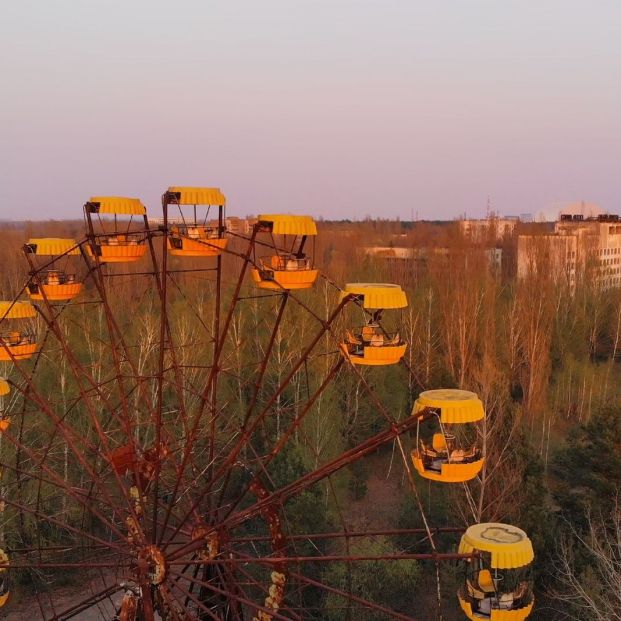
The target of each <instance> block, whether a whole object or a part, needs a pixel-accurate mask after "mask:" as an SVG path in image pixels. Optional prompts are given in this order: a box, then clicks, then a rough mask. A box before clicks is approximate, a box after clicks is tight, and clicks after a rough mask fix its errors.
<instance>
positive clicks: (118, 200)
mask: <svg viewBox="0 0 621 621" xmlns="http://www.w3.org/2000/svg"><path fill="white" fill-rule="evenodd" d="M85 208H86V209H87V211H90V212H91V213H112V214H118V215H123V216H144V214H145V213H147V210H146V208H145V206H144V205H143V204H142V203H141V202H140V199H139V198H126V197H125V196H91V198H90V199H89V201H88V203H86V205H85Z"/></svg>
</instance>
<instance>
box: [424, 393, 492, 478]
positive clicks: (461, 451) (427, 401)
mask: <svg viewBox="0 0 621 621" xmlns="http://www.w3.org/2000/svg"><path fill="white" fill-rule="evenodd" d="M424 410H428V412H429V413H430V414H431V417H432V419H433V420H434V421H435V424H436V425H437V426H436V428H435V430H434V431H435V433H434V434H433V436H432V437H431V441H430V442H429V441H428V442H425V441H424V440H423V439H421V437H420V425H421V422H420V420H419V422H418V424H417V426H416V448H415V449H414V450H413V451H412V461H413V463H414V467H415V468H416V470H417V472H418V473H419V474H420V476H422V477H424V478H425V479H431V480H432V481H440V482H442V483H462V482H464V481H469V480H471V479H473V478H474V477H476V476H477V475H478V474H479V472H480V471H481V468H482V467H483V463H484V458H483V456H482V454H481V449H480V448H479V447H478V446H477V441H476V440H477V439H476V436H475V437H474V438H473V440H474V441H472V439H471V441H467V440H466V439H465V438H464V437H463V434H453V433H452V431H453V430H458V429H459V430H460V431H461V429H462V426H468V427H469V426H471V425H472V424H473V423H476V422H478V421H481V420H483V419H484V418H485V410H484V408H483V403H482V402H481V400H480V399H479V398H478V397H477V395H476V393H474V392H470V391H467V390H454V389H441V390H427V391H426V392H422V393H421V394H420V396H419V397H418V399H417V400H416V401H415V403H414V407H413V408H412V415H416V414H419V413H420V412H422V411H424ZM455 425H457V426H458V427H454V426H455ZM466 429H467V427H466Z"/></svg>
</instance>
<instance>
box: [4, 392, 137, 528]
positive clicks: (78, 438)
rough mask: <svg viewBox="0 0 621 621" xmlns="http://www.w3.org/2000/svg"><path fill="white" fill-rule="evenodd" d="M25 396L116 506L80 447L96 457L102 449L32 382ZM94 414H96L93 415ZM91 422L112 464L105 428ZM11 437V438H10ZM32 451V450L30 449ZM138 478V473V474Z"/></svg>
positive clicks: (130, 509) (129, 506)
mask: <svg viewBox="0 0 621 621" xmlns="http://www.w3.org/2000/svg"><path fill="white" fill-rule="evenodd" d="M23 394H24V396H25V397H28V398H29V399H31V400H32V401H33V403H35V404H36V405H39V407H40V408H41V410H42V413H44V414H45V415H46V416H47V418H48V419H49V420H50V421H51V422H53V423H54V426H55V429H56V430H57V431H58V432H59V433H60V434H61V436H62V437H63V439H64V441H65V442H66V445H67V447H68V448H69V449H70V450H71V453H72V455H73V456H74V457H75V459H76V461H77V463H79V464H80V466H81V467H82V468H84V469H85V471H86V472H87V473H88V475H89V477H90V478H91V481H92V482H93V483H95V484H96V485H97V487H98V489H99V492H100V493H101V495H102V497H103V498H104V499H105V501H106V502H107V503H108V504H109V505H110V506H116V505H117V503H115V502H114V500H113V499H112V498H111V496H110V494H109V492H108V490H107V489H106V487H105V486H104V485H103V483H102V481H101V479H100V477H99V476H98V475H97V473H96V471H95V470H93V468H92V467H91V466H90V464H89V463H88V461H87V459H86V456H85V454H84V452H83V451H81V450H80V449H79V446H80V445H84V446H85V448H88V450H89V451H91V452H93V453H94V454H95V455H97V454H101V452H102V451H101V448H98V447H96V446H94V445H92V444H91V443H90V442H88V441H87V439H86V438H84V437H83V436H82V435H80V433H79V432H78V431H77V430H76V429H74V428H73V427H72V426H71V425H70V424H69V423H67V422H66V420H64V418H65V416H66V414H65V416H63V417H60V416H58V415H57V414H55V413H54V411H53V409H52V408H51V407H50V405H49V403H48V402H47V401H46V400H45V399H44V398H43V397H42V396H41V395H40V394H39V393H38V392H35V391H34V390H33V389H32V382H30V383H29V384H28V390H27V391H25V390H24V391H23ZM93 414H94V413H93ZM91 420H92V421H93V423H94V428H95V430H96V431H97V434H98V437H99V440H100V441H101V443H102V447H103V449H104V450H103V454H104V456H105V458H106V459H107V460H108V461H109V462H111V451H110V448H109V445H108V441H107V437H106V435H105V433H104V431H103V428H102V426H101V424H100V422H99V420H98V419H97V417H96V416H92V417H91ZM8 437H9V436H8ZM25 449H26V447H25V446H24V444H23V443H22V444H21V450H25ZM28 450H30V449H28ZM49 470H50V469H49V468H47V471H48V473H49ZM112 472H113V473H114V475H115V478H116V480H117V482H118V486H119V489H120V490H121V491H122V493H123V494H124V496H125V499H126V501H127V503H128V504H127V509H128V512H129V513H130V514H131V515H132V517H133V518H134V519H137V515H136V510H135V508H134V506H133V503H132V501H131V499H130V495H129V491H128V488H127V486H126V485H125V484H124V483H123V481H122V480H121V477H120V475H119V474H118V473H117V472H116V470H115V469H114V468H113V469H112ZM136 476H137V473H136ZM55 478H58V475H57V474H55Z"/></svg>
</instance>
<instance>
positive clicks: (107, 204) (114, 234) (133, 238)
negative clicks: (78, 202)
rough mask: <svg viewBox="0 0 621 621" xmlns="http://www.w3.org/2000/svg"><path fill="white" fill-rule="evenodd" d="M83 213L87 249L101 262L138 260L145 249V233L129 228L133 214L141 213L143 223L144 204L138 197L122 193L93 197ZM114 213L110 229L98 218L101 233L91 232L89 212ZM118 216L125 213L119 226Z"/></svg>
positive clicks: (108, 225)
mask: <svg viewBox="0 0 621 621" xmlns="http://www.w3.org/2000/svg"><path fill="white" fill-rule="evenodd" d="M84 212H85V214H86V218H87V221H88V228H89V237H90V244H89V245H88V246H87V252H88V254H89V255H90V256H91V257H96V258H97V259H98V260H99V262H101V263H132V262H134V261H138V260H139V259H141V258H142V257H143V256H144V255H145V253H146V251H147V247H146V245H145V243H144V242H145V240H146V235H145V233H144V232H135V231H132V229H131V222H132V219H133V217H134V216H142V217H143V218H144V220H145V224H146V213H147V210H146V208H145V206H144V205H143V204H142V203H141V202H140V199H138V198H127V197H124V196H93V197H92V198H91V199H90V200H89V201H88V202H87V203H86V204H85V205H84ZM102 214H104V215H112V216H114V218H113V221H112V224H111V230H109V228H110V224H109V223H106V222H105V221H104V220H102V219H101V218H99V224H100V228H101V231H102V232H99V233H95V230H94V227H93V215H97V216H98V217H99V216H100V215H102ZM118 216H129V221H128V222H127V226H126V227H125V228H122V225H123V223H125V222H126V221H125V220H122V221H119V220H118Z"/></svg>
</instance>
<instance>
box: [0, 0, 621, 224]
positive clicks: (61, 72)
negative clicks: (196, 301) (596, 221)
mask: <svg viewBox="0 0 621 621" xmlns="http://www.w3.org/2000/svg"><path fill="white" fill-rule="evenodd" d="M0 24H1V25H0V30H1V32H0V34H1V35H2V36H1V37H0V63H1V64H0V67H1V75H2V84H3V87H2V97H0V120H1V123H0V147H1V153H2V160H1V162H0V163H1V166H0V181H1V184H0V192H1V200H0V218H14V219H23V218H33V219H36V218H48V217H56V218H69V217H80V215H81V206H82V204H83V203H84V201H85V200H86V199H87V198H88V197H89V196H91V195H96V194H100V195H101V194H122V195H129V196H138V197H140V198H142V199H143V201H144V202H145V203H146V204H147V206H148V207H149V208H150V210H151V211H152V212H155V213H159V205H158V200H159V195H160V194H161V192H162V191H163V190H164V189H165V188H166V187H167V186H168V185H183V184H187V185H213V186H219V187H221V188H222V189H223V191H224V192H225V194H226V195H227V197H228V199H229V213H231V214H236V215H245V214H250V213H258V212H260V211H290V212H293V213H309V214H312V215H315V216H323V217H326V218H364V217H365V216H367V215H370V216H377V217H397V216H399V217H401V218H402V219H410V218H411V215H412V214H418V216H419V217H420V218H441V219H451V218H454V217H456V216H457V215H458V214H461V213H464V212H466V213H467V214H468V215H469V216H481V215H483V214H484V213H485V208H486V202H487V197H488V196H490V198H491V204H492V207H493V208H494V209H496V210H498V211H499V212H501V213H504V214H519V213H525V212H531V213H537V212H538V211H540V210H542V209H545V208H547V207H549V206H550V205H553V204H557V203H559V202H564V201H575V200H581V199H585V200H589V201H594V202H596V203H599V204H601V205H602V206H603V207H604V208H605V209H607V210H610V211H613V212H618V211H619V200H618V195H619V183H618V177H619V173H618V170H617V169H618V162H619V159H620V158H619V156H620V155H621V153H620V151H621V148H620V136H621V131H620V130H621V115H620V114H619V110H620V109H621V80H620V79H619V78H620V77H621V49H620V46H621V43H620V42H621V3H619V2H618V1H617V0H614V1H598V2H596V3H593V2H576V1H571V0H564V1H561V0H554V1H546V0H539V1H538V2H534V1H533V2H524V1H519V2H518V1H509V0H504V1H503V2H498V1H496V0H494V1H492V0H489V1H486V2H483V1H480V0H469V1H468V2H465V1H464V2H461V1H448V0H445V1H438V2H432V3H431V2H415V1H405V0H403V1H400V2H395V1H390V0H384V1H377V2H370V1H364V0H359V1H355V2H354V1H353V0H340V1H338V2H334V1H332V2H328V1H322V0H315V1H304V0H280V1H274V0H263V1H262V2H256V1H251V0H248V1H245V2H237V1H234V0H232V1H230V2H213V1H211V2H204V1H201V2H198V1H196V2H183V1H180V2H170V1H167V2H160V1H156V0H152V1H147V0H139V1H132V2H121V1H117V2H111V1H99V0H93V1H88V2H79V1H78V0H73V1H68V0H56V1H55V2H43V1H42V0H40V1H38V2H28V1H22V2H12V3H8V2H7V3H4V6H3V8H2V12H1V14H0Z"/></svg>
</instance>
